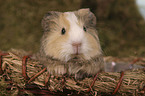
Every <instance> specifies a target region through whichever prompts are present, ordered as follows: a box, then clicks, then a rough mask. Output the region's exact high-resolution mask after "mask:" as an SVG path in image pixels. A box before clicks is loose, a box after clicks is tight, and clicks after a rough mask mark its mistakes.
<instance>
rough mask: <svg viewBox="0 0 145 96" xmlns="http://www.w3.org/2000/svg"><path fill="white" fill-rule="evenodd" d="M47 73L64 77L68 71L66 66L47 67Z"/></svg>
mask: <svg viewBox="0 0 145 96" xmlns="http://www.w3.org/2000/svg"><path fill="white" fill-rule="evenodd" d="M47 71H48V72H49V73H50V74H54V75H63V74H66V72H67V69H66V68H65V66H64V65H57V66H51V67H50V66H48V67H47Z"/></svg>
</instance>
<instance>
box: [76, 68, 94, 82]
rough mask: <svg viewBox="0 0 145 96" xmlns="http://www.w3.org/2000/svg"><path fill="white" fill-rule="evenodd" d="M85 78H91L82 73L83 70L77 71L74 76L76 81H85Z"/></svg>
mask: <svg viewBox="0 0 145 96" xmlns="http://www.w3.org/2000/svg"><path fill="white" fill-rule="evenodd" d="M86 77H91V75H90V74H88V73H87V72H85V71H83V70H80V71H78V72H77V73H76V74H75V79H76V80H83V79H85V78H86Z"/></svg>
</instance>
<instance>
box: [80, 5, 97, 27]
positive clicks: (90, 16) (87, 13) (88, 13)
mask: <svg viewBox="0 0 145 96" xmlns="http://www.w3.org/2000/svg"><path fill="white" fill-rule="evenodd" d="M78 12H79V14H81V15H82V16H85V17H86V18H85V19H88V20H89V22H90V23H92V24H93V25H96V16H95V15H94V14H93V13H92V12H91V11H90V9H89V8H85V9H79V10H78Z"/></svg>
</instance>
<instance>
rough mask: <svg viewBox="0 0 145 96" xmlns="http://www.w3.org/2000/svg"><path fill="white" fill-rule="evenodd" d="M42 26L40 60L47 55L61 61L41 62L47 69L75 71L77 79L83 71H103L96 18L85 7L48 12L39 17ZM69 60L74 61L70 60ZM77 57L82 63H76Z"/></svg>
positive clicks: (88, 72)
mask: <svg viewBox="0 0 145 96" xmlns="http://www.w3.org/2000/svg"><path fill="white" fill-rule="evenodd" d="M42 28H43V30H44V34H43V37H42V39H41V45H40V52H39V54H40V56H41V60H40V61H44V60H45V61H46V62H47V58H46V57H51V58H53V59H56V60H58V61H59V62H63V63H61V64H56V63H55V64H53V63H46V62H45V66H46V67H47V70H48V72H50V73H54V72H55V73H57V74H65V73H69V74H75V77H76V79H80V78H83V77H84V76H86V74H87V76H89V75H94V74H96V73H97V72H98V71H100V70H104V62H103V56H102V50H101V47H100V42H99V38H98V34H97V30H96V17H95V15H94V14H93V13H92V12H91V11H90V10H89V9H79V10H77V11H71V12H56V11H50V12H48V13H47V14H46V15H45V16H44V17H43V19H42ZM42 58H43V60H42ZM44 58H45V59H44ZM38 59H40V58H38ZM71 60H75V62H74V63H71ZM81 60H82V61H83V63H84V64H82V63H79V62H80V61H81ZM90 61H91V62H90ZM69 62H70V63H69ZM85 62H87V63H85ZM67 65H68V66H67ZM66 66H67V67H66Z"/></svg>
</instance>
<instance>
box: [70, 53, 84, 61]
mask: <svg viewBox="0 0 145 96" xmlns="http://www.w3.org/2000/svg"><path fill="white" fill-rule="evenodd" d="M71 59H75V60H77V59H83V54H72V55H71Z"/></svg>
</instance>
